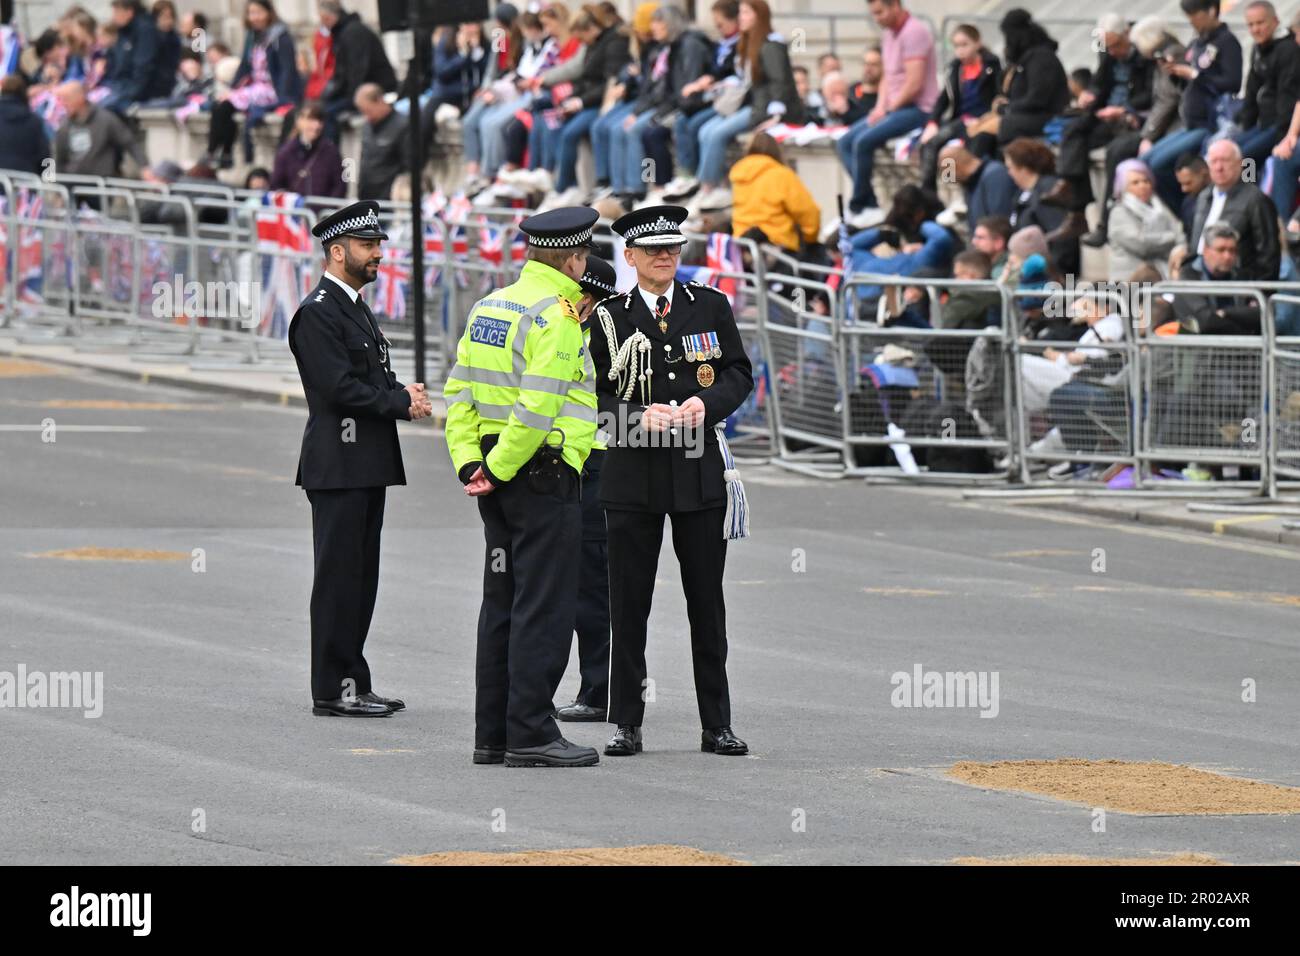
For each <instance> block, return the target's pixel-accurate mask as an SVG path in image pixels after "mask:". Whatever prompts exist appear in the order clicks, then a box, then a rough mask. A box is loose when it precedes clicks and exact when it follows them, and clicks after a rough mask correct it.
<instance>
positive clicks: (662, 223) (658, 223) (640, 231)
mask: <svg viewBox="0 0 1300 956" xmlns="http://www.w3.org/2000/svg"><path fill="white" fill-rule="evenodd" d="M680 228H681V227H680V226H678V225H677V223H675V222H673V221H672V220H671V219H666V218H664V217H663V216H660V217H659V218H658V219H656V220H655V221H654V222H646V223H642V224H641V225H639V226H633V227H632V228H631V229H629V230H628V231H627V232H625V233H623V238H624V239H625V240H626V241H628V242H632V241H633V240H634V239H636V238H637V237H638V236H644V235H646V234H647V233H652V232H654V233H675V234H676V235H679V236H680V235H681V232H680V231H679V230H680Z"/></svg>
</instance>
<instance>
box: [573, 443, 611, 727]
mask: <svg viewBox="0 0 1300 956" xmlns="http://www.w3.org/2000/svg"><path fill="white" fill-rule="evenodd" d="M604 458H605V452H603V451H601V450H600V449H598V448H594V449H592V452H591V455H590V456H588V458H587V467H586V471H585V473H584V475H583V478H582V567H581V570H580V571H579V576H578V607H577V617H576V620H575V623H574V630H576V631H577V632H578V670H579V672H580V673H581V675H582V683H581V684H580V685H579V687H578V697H577V701H578V703H580V704H586V705H587V706H588V707H596V708H598V709H601V710H603V709H605V707H606V706H607V705H608V703H609V547H608V541H607V537H606V532H605V509H604V508H602V507H601V506H600V469H601V465H602V464H603V460H604Z"/></svg>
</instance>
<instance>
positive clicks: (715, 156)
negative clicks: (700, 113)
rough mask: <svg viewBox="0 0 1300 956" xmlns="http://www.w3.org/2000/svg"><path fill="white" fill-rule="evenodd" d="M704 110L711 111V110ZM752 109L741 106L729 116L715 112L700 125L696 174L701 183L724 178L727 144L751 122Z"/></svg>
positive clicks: (714, 181)
mask: <svg viewBox="0 0 1300 956" xmlns="http://www.w3.org/2000/svg"><path fill="white" fill-rule="evenodd" d="M706 112H710V113H712V112H713V110H707V111H706ZM752 113H753V110H752V109H751V108H750V107H748V106H742V107H741V108H740V109H738V110H736V112H734V113H732V114H731V115H730V116H723V115H721V114H715V115H714V116H712V117H710V118H709V119H708V120H706V121H705V123H704V125H703V126H701V127H700V161H699V168H698V169H697V170H696V175H697V176H698V177H699V180H700V182H702V183H721V182H723V181H725V180H726V178H727V176H726V165H727V146H728V144H730V142H731V141H732V140H733V139H735V138H736V137H737V136H739V135H740V134H741V133H743V132H745V130H747V129H749V128H750V127H751V126H752V125H753V123H751V122H750V116H751V114H752Z"/></svg>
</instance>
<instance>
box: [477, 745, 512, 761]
mask: <svg viewBox="0 0 1300 956" xmlns="http://www.w3.org/2000/svg"><path fill="white" fill-rule="evenodd" d="M474 762H475V763H505V762H506V748H505V747H475V748H474Z"/></svg>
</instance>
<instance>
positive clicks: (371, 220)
mask: <svg viewBox="0 0 1300 956" xmlns="http://www.w3.org/2000/svg"><path fill="white" fill-rule="evenodd" d="M378 228H379V217H378V216H376V215H375V214H374V213H373V212H368V213H366V214H365V215H364V216H353V217H352V218H351V219H344V220H342V221H341V222H336V223H335V224H334V225H332V226H330V227H329V228H328V229H326V230H325V231H324V232H322V233H321V234H320V241H321V242H329V241H330V240H331V239H334V238H336V237H338V236H345V235H347V234H348V233H349V232H356V231H357V230H358V229H378Z"/></svg>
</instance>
